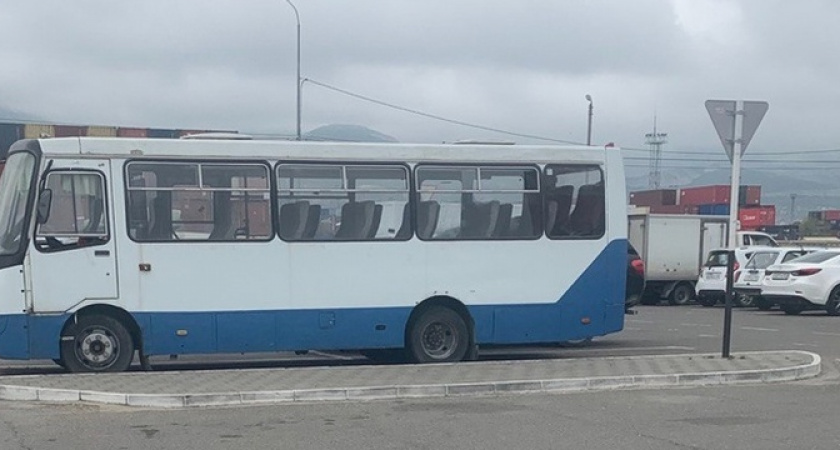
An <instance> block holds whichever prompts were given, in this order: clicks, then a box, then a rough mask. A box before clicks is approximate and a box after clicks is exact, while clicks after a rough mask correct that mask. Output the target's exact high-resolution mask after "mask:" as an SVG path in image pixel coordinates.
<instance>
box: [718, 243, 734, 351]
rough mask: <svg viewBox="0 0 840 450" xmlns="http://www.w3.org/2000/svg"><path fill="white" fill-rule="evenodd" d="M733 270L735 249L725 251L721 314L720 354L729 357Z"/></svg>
mask: <svg viewBox="0 0 840 450" xmlns="http://www.w3.org/2000/svg"><path fill="white" fill-rule="evenodd" d="M734 272H735V250H732V249H730V250H729V251H728V252H727V253H726V294H725V295H726V301H725V305H726V307H725V311H724V315H723V350H721V356H722V357H724V358H729V347H730V343H731V340H732V296H733V295H734V293H733V292H732V282H733V277H734Z"/></svg>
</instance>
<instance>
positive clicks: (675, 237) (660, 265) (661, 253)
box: [627, 213, 776, 305]
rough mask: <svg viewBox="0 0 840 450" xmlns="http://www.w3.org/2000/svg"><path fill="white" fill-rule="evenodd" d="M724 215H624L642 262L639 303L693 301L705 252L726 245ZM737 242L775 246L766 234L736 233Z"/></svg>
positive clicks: (675, 303)
mask: <svg viewBox="0 0 840 450" xmlns="http://www.w3.org/2000/svg"><path fill="white" fill-rule="evenodd" d="M728 230H729V217H728V216H705V215H682V214H648V213H631V214H629V215H628V233H627V237H628V239H629V241H630V244H632V245H633V247H635V248H636V251H637V252H638V253H639V256H641V257H642V260H643V261H644V262H645V281H646V285H645V294H644V295H643V296H642V303H643V304H656V303H659V302H660V301H661V300H663V299H667V300H668V302H669V303H670V304H672V305H684V304H687V303H689V302H691V301H693V300H694V285H695V284H696V283H697V277H698V275H699V273H700V268H701V267H702V266H703V263H704V262H705V260H706V256H707V255H708V254H709V251H711V250H714V249H720V248H726V247H727V238H728V233H729V231H728ZM738 244H739V247H740V246H750V245H775V244H776V242H775V241H774V240H773V238H772V237H770V236H769V235H768V234H766V233H760V232H755V231H740V232H738Z"/></svg>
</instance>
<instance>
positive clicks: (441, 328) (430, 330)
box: [421, 322, 458, 359]
mask: <svg viewBox="0 0 840 450" xmlns="http://www.w3.org/2000/svg"><path fill="white" fill-rule="evenodd" d="M422 336H423V337H422V340H421V342H422V344H423V352H424V353H425V354H427V355H429V356H430V357H432V358H434V359H446V358H448V357H450V356H452V354H453V353H454V352H455V343H456V342H457V341H458V331H457V330H456V329H455V328H454V327H452V326H451V325H449V324H448V323H445V322H432V323H430V324H429V325H427V326H426V328H424V329H423V335H422Z"/></svg>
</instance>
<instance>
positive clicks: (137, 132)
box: [117, 128, 146, 138]
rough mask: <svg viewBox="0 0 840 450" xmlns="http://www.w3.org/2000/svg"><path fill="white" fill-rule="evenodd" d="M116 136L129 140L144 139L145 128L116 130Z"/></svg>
mask: <svg viewBox="0 0 840 450" xmlns="http://www.w3.org/2000/svg"><path fill="white" fill-rule="evenodd" d="M117 136H119V137H129V138H144V137H146V129H145V128H118V129H117Z"/></svg>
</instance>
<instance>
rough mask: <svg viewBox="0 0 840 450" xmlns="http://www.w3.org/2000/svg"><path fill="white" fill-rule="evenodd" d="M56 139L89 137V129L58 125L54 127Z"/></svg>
mask: <svg viewBox="0 0 840 450" xmlns="http://www.w3.org/2000/svg"><path fill="white" fill-rule="evenodd" d="M53 130H54V132H55V137H72V136H85V135H87V127H80V126H76V125H56V126H55V127H53Z"/></svg>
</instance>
